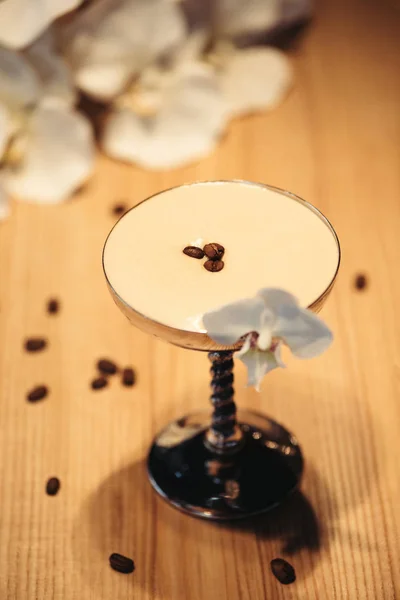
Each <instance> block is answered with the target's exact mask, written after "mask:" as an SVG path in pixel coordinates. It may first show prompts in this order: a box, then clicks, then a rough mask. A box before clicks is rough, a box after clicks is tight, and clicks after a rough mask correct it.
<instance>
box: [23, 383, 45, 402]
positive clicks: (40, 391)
mask: <svg viewBox="0 0 400 600" xmlns="http://www.w3.org/2000/svg"><path fill="white" fill-rule="evenodd" d="M48 393H49V390H48V388H47V387H46V386H45V385H38V386H37V387H35V388H33V390H31V391H30V392H29V393H28V395H27V397H26V398H27V400H28V402H38V401H39V400H43V398H46V396H47V394H48Z"/></svg>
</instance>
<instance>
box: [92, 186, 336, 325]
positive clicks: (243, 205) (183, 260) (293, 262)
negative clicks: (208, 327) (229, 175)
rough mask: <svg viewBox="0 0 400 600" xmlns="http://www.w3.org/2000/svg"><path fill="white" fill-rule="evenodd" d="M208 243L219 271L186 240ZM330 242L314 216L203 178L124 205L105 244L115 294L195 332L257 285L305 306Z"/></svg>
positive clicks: (330, 271)
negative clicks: (219, 252) (219, 256)
mask: <svg viewBox="0 0 400 600" xmlns="http://www.w3.org/2000/svg"><path fill="white" fill-rule="evenodd" d="M212 242H217V243H218V244H222V245H223V246H224V248H225V254H224V257H223V261H224V268H223V269H222V270H221V271H219V272H210V271H208V270H206V269H205V268H204V260H198V259H196V258H192V257H189V256H187V255H185V254H184V253H183V249H184V248H185V247H186V246H189V245H194V246H199V247H203V246H204V245H205V244H207V243H212ZM338 261H339V251H338V246H337V243H336V239H335V237H334V235H333V233H332V231H331V230H330V228H329V227H328V225H327V224H326V222H325V221H324V220H322V219H321V218H320V217H319V216H318V214H316V213H315V212H313V210H311V209H310V208H308V207H307V205H306V204H303V203H302V202H299V201H297V200H295V199H293V198H291V197H288V196H286V195H285V194H283V193H280V192H277V191H273V190H270V189H268V188H264V187H262V186H258V185H255V184H249V183H241V182H226V183H225V182H210V183H199V184H192V185H188V186H182V187H179V188H174V189H171V190H168V191H165V192H162V193H161V194H158V195H156V196H154V197H152V198H150V199H149V200H146V201H145V202H142V203H141V204H139V205H138V206H137V207H135V208H134V209H132V210H131V211H129V212H128V213H127V214H126V215H124V216H123V217H122V219H121V220H120V221H119V222H118V223H117V224H116V226H115V227H114V229H113V230H112V232H111V233H110V236H109V238H108V240H107V243H106V246H105V250H104V268H105V272H106V276H107V278H108V281H109V283H110V284H111V286H112V287H113V288H114V290H115V292H116V293H117V295H118V296H119V297H120V298H121V299H122V300H123V302H125V303H126V304H128V305H129V306H131V307H132V308H133V309H135V310H136V311H138V312H139V313H141V314H143V315H145V316H147V317H149V318H150V319H153V320H155V321H158V322H160V323H163V324H165V325H169V326H171V327H176V328H178V329H185V330H188V331H204V328H203V324H202V315H203V314H204V313H205V312H207V311H208V310H211V309H214V308H216V307H218V306H220V305H222V304H226V303H229V302H232V301H235V300H238V299H240V298H246V297H250V296H253V295H254V294H255V292H257V290H259V289H260V288H264V287H278V288H283V289H285V290H287V291H289V292H291V293H292V294H294V295H295V296H297V298H298V299H299V301H300V303H301V304H302V305H303V306H309V305H311V304H312V303H313V302H314V301H315V300H317V298H318V297H319V296H320V295H321V294H322V293H323V292H324V291H325V290H326V288H327V287H328V286H329V284H330V282H331V281H332V279H333V277H334V275H335V272H336V269H337V266H338Z"/></svg>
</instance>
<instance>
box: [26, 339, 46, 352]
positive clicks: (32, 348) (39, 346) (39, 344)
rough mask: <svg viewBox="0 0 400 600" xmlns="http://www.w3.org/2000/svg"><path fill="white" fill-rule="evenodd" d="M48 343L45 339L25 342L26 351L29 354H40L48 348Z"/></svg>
mask: <svg viewBox="0 0 400 600" xmlns="http://www.w3.org/2000/svg"><path fill="white" fill-rule="evenodd" d="M46 346H47V342H46V340H45V339H44V338H29V339H27V340H26V341H25V350H27V352H38V351H39V350H43V349H44V348H46Z"/></svg>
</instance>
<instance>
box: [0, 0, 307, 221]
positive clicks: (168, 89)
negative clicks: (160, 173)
mask: <svg viewBox="0 0 400 600" xmlns="http://www.w3.org/2000/svg"><path fill="white" fill-rule="evenodd" d="M78 8H79V10H77V9H78ZM310 10H311V1H310V0H89V1H86V2H85V1H84V0H4V1H3V2H0V218H2V217H4V216H5V215H6V214H7V211H8V208H7V200H6V198H7V195H8V193H10V194H14V195H17V196H19V197H21V198H24V199H27V200H31V201H36V202H46V203H55V202H60V201H62V200H64V199H66V198H67V197H68V196H69V195H70V194H71V193H72V192H73V191H74V190H75V189H76V188H77V187H78V186H80V185H81V184H82V182H83V181H85V179H86V178H87V177H88V176H89V174H90V172H91V170H92V168H93V162H94V145H93V140H92V133H91V127H90V124H89V121H88V120H87V118H86V117H85V116H84V115H83V114H81V113H78V112H77V111H76V109H75V108H74V107H75V105H76V103H77V101H78V98H79V95H80V94H82V93H84V94H85V95H86V96H88V97H89V98H92V99H93V100H95V101H97V102H98V101H100V102H101V103H102V104H103V105H104V107H105V109H106V111H107V114H106V118H105V119H103V121H102V124H101V129H100V132H99V138H100V144H101V146H102V148H103V149H104V151H105V152H106V153H107V154H108V155H109V156H111V157H112V158H114V159H117V160H124V161H128V162H132V163H136V164H138V165H140V166H142V167H145V168H150V169H169V168H174V167H179V166H181V165H183V164H185V163H188V162H191V161H194V160H199V159H201V158H203V157H204V156H206V155H207V154H209V153H210V152H212V150H213V149H214V148H215V146H216V144H217V143H218V140H219V139H220V137H221V135H222V133H223V132H224V131H225V130H226V128H227V125H228V123H229V120H230V119H232V118H235V117H237V116H241V115H244V114H246V113H251V112H255V111H262V110H266V109H272V108H275V107H276V106H277V105H278V104H279V103H280V102H281V101H282V100H283V98H284V97H285V95H286V94H287V92H288V90H289V89H290V87H291V85H292V81H293V74H292V69H291V66H290V63H289V61H288V59H287V57H286V56H285V54H284V53H282V52H281V51H279V50H277V49H275V48H272V47H268V46H265V45H254V44H255V43H256V44H259V43H260V41H263V39H264V38H265V36H267V37H266V38H265V39H268V35H269V34H271V33H273V32H276V31H277V30H278V31H279V29H280V28H285V27H288V26H289V25H292V24H294V23H297V22H300V21H302V20H304V19H306V18H307V17H308V16H309V15H310Z"/></svg>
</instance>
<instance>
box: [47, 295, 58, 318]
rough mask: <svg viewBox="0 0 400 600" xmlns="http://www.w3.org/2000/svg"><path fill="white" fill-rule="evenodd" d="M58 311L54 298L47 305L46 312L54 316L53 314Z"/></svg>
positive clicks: (56, 301)
mask: <svg viewBox="0 0 400 600" xmlns="http://www.w3.org/2000/svg"><path fill="white" fill-rule="evenodd" d="M59 310H60V303H59V301H58V300H56V298H51V299H50V300H49V301H48V303H47V312H48V313H49V314H50V315H54V314H56V313H58V311H59Z"/></svg>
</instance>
